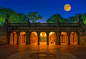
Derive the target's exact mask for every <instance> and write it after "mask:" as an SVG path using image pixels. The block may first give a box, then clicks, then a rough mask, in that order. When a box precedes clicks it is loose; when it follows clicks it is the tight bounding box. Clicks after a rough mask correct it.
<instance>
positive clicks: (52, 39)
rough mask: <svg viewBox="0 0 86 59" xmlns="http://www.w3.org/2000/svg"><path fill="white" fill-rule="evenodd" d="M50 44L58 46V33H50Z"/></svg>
mask: <svg viewBox="0 0 86 59" xmlns="http://www.w3.org/2000/svg"><path fill="white" fill-rule="evenodd" d="M49 44H50V45H51V44H56V33H55V32H50V33H49Z"/></svg>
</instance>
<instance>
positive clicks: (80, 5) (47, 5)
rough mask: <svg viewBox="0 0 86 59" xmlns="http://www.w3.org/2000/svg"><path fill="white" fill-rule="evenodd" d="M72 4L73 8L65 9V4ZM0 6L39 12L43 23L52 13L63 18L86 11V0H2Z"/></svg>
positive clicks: (25, 11) (21, 10) (18, 10)
mask: <svg viewBox="0 0 86 59" xmlns="http://www.w3.org/2000/svg"><path fill="white" fill-rule="evenodd" d="M65 4H70V5H71V10H70V11H65V10H64V5H65ZM0 7H6V8H11V9H12V10H13V11H15V12H17V13H24V14H26V15H27V14H28V13H30V12H37V13H38V15H41V16H42V17H43V19H41V20H39V22H41V23H46V20H47V19H48V18H50V17H51V16H52V15H55V14H60V15H61V16H62V17H63V18H68V17H70V16H75V15H76V14H84V13H86V0H0Z"/></svg>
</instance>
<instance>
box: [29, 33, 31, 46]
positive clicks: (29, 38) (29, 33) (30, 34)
mask: <svg viewBox="0 0 86 59" xmlns="http://www.w3.org/2000/svg"><path fill="white" fill-rule="evenodd" d="M30 35H31V32H29V45H30Z"/></svg>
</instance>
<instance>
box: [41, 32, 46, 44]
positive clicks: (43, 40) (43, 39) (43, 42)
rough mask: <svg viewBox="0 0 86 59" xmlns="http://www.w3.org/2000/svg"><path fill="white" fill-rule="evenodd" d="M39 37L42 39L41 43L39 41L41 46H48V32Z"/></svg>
mask: <svg viewBox="0 0 86 59" xmlns="http://www.w3.org/2000/svg"><path fill="white" fill-rule="evenodd" d="M39 37H40V41H39V43H40V45H47V34H46V32H41V33H40V36H39Z"/></svg>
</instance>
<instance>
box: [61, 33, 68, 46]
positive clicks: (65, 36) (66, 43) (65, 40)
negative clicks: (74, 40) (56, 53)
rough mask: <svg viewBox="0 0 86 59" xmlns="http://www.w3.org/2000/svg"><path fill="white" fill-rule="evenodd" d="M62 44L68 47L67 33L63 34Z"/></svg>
mask: <svg viewBox="0 0 86 59" xmlns="http://www.w3.org/2000/svg"><path fill="white" fill-rule="evenodd" d="M60 43H61V45H68V36H67V33H66V32H62V33H61V35H60Z"/></svg>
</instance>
